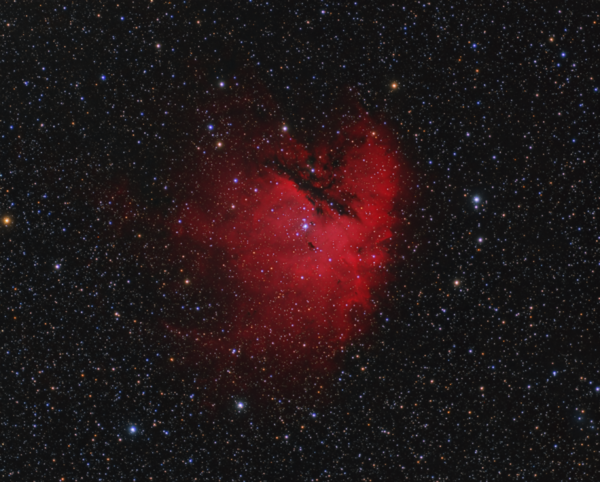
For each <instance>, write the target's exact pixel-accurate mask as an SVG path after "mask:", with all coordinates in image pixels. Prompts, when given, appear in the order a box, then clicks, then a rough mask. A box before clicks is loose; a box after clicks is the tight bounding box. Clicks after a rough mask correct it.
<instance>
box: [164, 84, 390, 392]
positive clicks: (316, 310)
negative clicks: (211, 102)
mask: <svg viewBox="0 0 600 482" xmlns="http://www.w3.org/2000/svg"><path fill="white" fill-rule="evenodd" d="M224 96H226V100H225V101H223V102H222V103H220V104H219V105H218V106H217V107H213V108H212V110H211V111H210V112H209V116H210V118H211V119H214V120H213V124H210V125H208V126H207V130H208V134H206V135H204V137H203V138H202V140H200V141H199V142H198V143H197V144H196V146H197V153H198V158H197V159H196V160H194V163H195V164H196V166H197V167H194V168H190V167H189V165H188V166H187V167H186V169H185V172H182V173H181V179H180V182H179V183H178V184H179V186H180V187H181V186H185V188H184V189H179V191H180V193H181V194H180V195H179V198H178V199H177V204H178V206H179V207H180V210H179V212H178V214H177V218H176V219H175V220H174V221H173V224H172V235H173V236H174V237H175V238H177V240H178V242H179V245H180V246H182V248H183V255H184V256H185V258H186V262H188V263H190V266H189V269H190V271H191V273H192V275H191V276H190V280H189V283H190V286H189V288H190V289H194V290H199V291H200V292H201V293H202V295H203V296H204V299H205V300H207V301H206V303H205V305H204V307H203V308H202V310H201V311H199V312H198V322H197V325H196V327H195V328H193V329H190V328H186V329H181V328H174V326H176V324H173V323H170V324H169V325H170V327H171V329H173V330H176V331H177V332H178V333H181V334H184V335H185V336H186V338H187V339H188V340H189V339H190V335H192V336H191V339H193V340H196V341H195V344H196V349H195V351H196V352H197V354H198V355H199V360H200V359H202V360H206V363H208V364H213V365H212V367H213V368H212V369H211V371H212V372H213V375H214V371H215V370H216V371H220V372H223V371H225V370H227V371H230V369H231V370H235V367H236V366H238V367H239V366H240V365H243V366H245V367H246V368H238V371H244V372H245V376H244V377H243V378H244V380H246V383H248V382H249V381H250V379H252V378H255V377H248V375H249V374H251V373H252V372H255V374H256V375H258V376H259V377H263V378H266V377H269V378H270V381H271V382H273V381H275V379H277V378H280V379H285V380H286V381H291V380H292V379H294V378H298V379H302V380H304V379H305V376H304V374H303V373H302V372H303V371H307V370H308V371H311V372H312V375H315V373H314V372H315V371H317V372H321V373H324V372H327V371H330V370H331V369H332V368H334V367H335V363H334V362H335V360H336V354H337V353H340V352H342V351H343V349H344V347H346V346H347V345H348V344H349V343H351V342H353V341H356V340H357V339H358V338H359V337H361V336H364V335H365V334H367V333H368V332H369V331H370V326H371V325H372V323H373V315H374V313H375V310H378V309H379V308H378V307H379V306H380V304H381V303H382V302H384V301H385V289H386V286H387V284H388V283H389V282H390V281H391V279H392V272H393V270H392V269H391V268H392V265H393V262H394V256H393V249H394V237H395V233H397V232H398V229H399V217H398V216H397V212H398V210H399V206H398V202H399V186H400V178H401V176H402V173H401V169H402V163H401V159H400V156H399V154H398V150H397V148H396V145H395V143H394V141H393V138H392V135H391V133H390V132H389V131H388V129H387V128H386V126H385V125H381V124H378V123H376V122H375V121H374V120H373V119H372V118H370V117H369V116H368V115H367V113H366V112H364V110H362V109H361V108H359V107H353V108H352V109H348V108H346V109H345V110H344V114H341V113H340V114H338V115H337V119H335V120H333V121H331V120H330V121H329V125H328V126H327V127H325V128H324V129H323V131H322V132H323V134H322V135H321V137H320V138H317V139H315V140H314V141H312V142H311V145H310V146H307V145H303V144H302V143H301V142H299V141H298V140H296V139H295V138H294V136H293V135H292V132H293V129H292V128H291V127H290V128H289V129H288V127H286V125H285V123H284V121H283V120H282V119H283V116H282V115H280V113H279V112H278V111H277V108H276V106H274V105H272V101H268V102H271V104H268V102H267V101H262V102H261V103H259V104H261V105H260V109H259V111H260V110H261V109H262V110H263V111H262V112H257V110H256V97H253V100H250V99H247V98H245V97H244V96H242V95H236V94H235V93H225V94H224ZM248 367H253V368H252V369H249V368H248ZM273 376H275V378H273ZM240 378H241V377H240ZM234 383H235V380H234ZM237 383H238V384H237V385H236V386H238V387H240V386H241V384H243V383H244V382H243V381H239V382H237Z"/></svg>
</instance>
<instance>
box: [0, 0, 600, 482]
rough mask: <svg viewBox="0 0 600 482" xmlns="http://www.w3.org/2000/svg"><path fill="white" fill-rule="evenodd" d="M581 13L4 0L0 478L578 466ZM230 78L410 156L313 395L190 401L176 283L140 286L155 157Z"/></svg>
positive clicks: (585, 154) (596, 395)
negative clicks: (347, 120) (370, 301)
mask: <svg viewBox="0 0 600 482" xmlns="http://www.w3.org/2000/svg"><path fill="white" fill-rule="evenodd" d="M597 7H598V5H597V4H595V3H594V2H575V1H573V2H569V1H567V2H563V3H562V5H561V6H556V7H555V6H551V2H540V1H537V2H535V1H530V2H508V1H506V2H496V1H491V2H482V3H479V2H473V1H457V2H441V3H438V2H432V3H422V2H404V3H402V2H401V3H396V4H391V3H389V2H379V1H372V2H366V1H359V2H325V1H323V2H318V1H312V2H292V1H270V2H265V1H256V0H255V1H240V2H238V1H232V2H228V1H220V2H214V1H206V2H199V1H197V2H192V1H189V0H188V1H187V2H184V1H182V0H181V1H177V0H176V1H173V2H159V1H154V2H152V1H150V0H148V1H132V2H126V3H123V4H118V5H117V3H116V2H111V3H105V4H102V3H101V2H73V3H71V2H44V3H43V4H42V5H41V6H39V5H38V4H33V3H31V2H15V3H12V2H11V3H10V4H8V3H7V4H6V5H4V7H3V8H2V13H0V20H1V26H0V35H1V37H0V38H1V41H0V79H1V81H2V86H1V87H0V93H1V96H0V103H1V116H0V147H1V151H0V156H1V157H0V176H1V177H0V186H1V189H2V197H1V204H0V215H2V218H3V224H2V226H0V233H1V234H0V243H1V245H0V246H1V247H0V259H1V260H2V261H1V269H2V271H1V278H0V290H1V291H0V293H1V297H0V299H1V305H0V307H1V310H2V313H3V318H4V320H5V321H4V322H3V324H2V328H1V332H0V345H1V347H2V357H1V360H2V375H1V377H2V378H1V383H0V387H1V390H0V403H1V407H2V409H1V411H0V413H1V415H0V427H1V433H2V437H1V439H2V441H1V443H0V461H1V463H0V474H1V476H2V477H4V478H6V479H7V480H28V481H32V480H140V481H141V480H240V481H242V480H244V481H259V480H265V481H271V480H319V481H322V480H357V481H358V480H365V481H366V480H372V481H379V480H411V481H417V480H433V481H458V480H461V481H464V480H473V481H483V480H490V481H491V480H527V481H531V480H574V481H585V480H596V477H597V473H598V469H599V465H600V463H599V458H598V450H599V442H600V426H599V419H598V418H599V417H600V413H599V405H598V404H599V401H600V374H599V369H600V353H599V351H598V342H599V341H600V336H599V328H598V325H597V319H598V303H599V300H600V293H599V291H598V286H599V283H598V280H599V277H598V273H597V271H598V269H599V268H600V267H599V262H600V256H599V254H600V253H599V249H598V246H599V240H600V237H599V236H600V234H599V230H598V220H597V216H598V213H597V210H598V207H599V206H598V202H599V195H600V186H599V181H600V179H599V169H598V167H597V163H598V143H599V129H598V121H597V119H596V117H597V112H598V96H599V95H600V92H599V90H598V89H599V87H600V82H599V80H598V75H600V72H598V70H599V65H600V61H599V59H598V50H599V48H600V32H599V28H600V27H599V25H598V22H600V12H599V9H598V8H597ZM234 77H235V80H236V81H237V82H238V83H243V84H244V85H246V86H248V89H250V90H251V89H254V88H256V89H264V90H266V91H267V92H269V93H270V95H272V96H273V98H274V99H275V101H276V102H277V103H278V105H279V106H280V109H281V112H283V114H284V115H285V117H286V119H287V121H288V122H289V124H290V125H292V126H294V128H295V131H296V135H297V137H298V138H299V139H301V140H303V141H307V142H308V141H309V140H310V139H311V138H312V137H314V136H315V135H316V134H315V133H316V132H318V129H319V127H320V125H322V124H323V123H326V122H327V119H328V118H329V116H330V114H331V111H332V108H333V105H335V102H339V101H340V99H342V101H343V99H344V95H350V94H347V92H348V89H350V88H351V89H352V92H353V94H352V95H353V96H354V98H355V99H358V100H359V102H360V103H361V104H362V105H363V106H364V107H365V109H366V110H367V111H369V113H370V114H371V115H373V116H374V117H376V118H378V119H382V120H385V121H386V122H387V123H388V125H390V126H392V128H393V129H394V132H395V134H396V136H397V139H398V142H399V145H400V146H401V150H402V152H403V154H404V158H405V164H406V166H405V167H406V173H407V174H406V178H405V180H404V182H405V186H404V187H403V196H404V203H405V204H404V205H403V207H402V209H403V213H404V216H405V218H406V221H405V224H404V225H403V231H402V232H401V233H397V234H396V236H397V238H396V239H397V243H402V246H401V248H402V249H404V250H405V251H406V256H405V259H404V260H403V261H402V262H401V263H400V264H399V265H398V267H397V268H396V269H397V272H396V273H395V274H396V280H395V282H394V284H393V286H390V287H389V298H390V301H391V306H390V307H389V308H387V309H386V310H387V311H386V312H385V313H383V314H382V315H381V316H378V318H377V320H376V329H375V330H374V335H373V336H372V337H370V338H369V339H368V340H366V339H365V340H363V341H361V340H358V341H357V342H356V343H355V345H354V346H352V347H350V349H349V350H348V351H347V353H346V355H347V356H346V359H345V360H342V363H341V365H340V368H339V371H338V372H336V373H335V376H334V377H333V379H332V380H330V382H329V384H328V385H327V386H326V389H324V390H323V392H322V393H321V394H318V395H315V394H314V393H312V394H311V395H310V396H309V395H306V396H303V395H302V393H301V392H300V393H295V394H294V395H293V396H292V395H290V396H286V395H285V393H283V394H282V393H281V392H278V391H277V389H276V387H273V397H272V398H273V400H268V401H264V400H263V401H262V402H260V403H259V402H253V399H252V396H251V394H248V393H232V394H231V396H230V397H229V398H227V397H220V398H218V400H217V402H218V403H216V404H210V403H205V401H206V400H208V399H209V398H210V396H209V395H208V394H206V393H205V392H203V387H202V386H198V382H197V380H196V378H195V377H196V374H197V371H198V367H197V364H198V363H201V362H199V361H196V362H194V363H189V362H186V360H185V357H186V356H188V358H189V357H191V356H192V352H193V350H194V346H193V344H191V343H186V342H185V341H182V340H180V339H176V338H175V337H173V336H170V332H169V331H168V330H166V329H165V328H164V325H163V324H161V323H160V320H161V319H165V318H169V317H175V316H182V315H180V314H179V315H178V314H177V313H179V312H178V311H177V310H180V309H181V306H184V307H186V309H187V307H188V304H189V303H192V302H193V303H196V302H197V300H196V299H194V300H191V299H190V298H186V295H185V294H181V293H174V292H173V291H171V292H169V294H168V296H163V294H164V293H163V292H161V291H160V287H161V286H162V285H163V283H172V282H173V281H174V280H175V279H176V278H177V276H178V269H179V266H178V265H177V266H175V265H174V264H173V260H172V259H170V258H169V251H168V250H167V249H166V248H165V249H164V251H161V249H162V248H161V246H163V245H164V241H165V237H166V236H167V235H166V234H165V232H164V231H165V230H164V225H165V222H166V220H167V219H168V218H169V215H170V214H171V213H172V212H173V210H174V209H175V207H174V205H173V204H174V203H173V198H171V197H170V194H167V193H169V192H173V191H176V190H177V188H178V185H177V183H176V182H175V181H174V179H173V177H172V172H174V171H175V170H176V169H178V170H179V171H181V169H182V168H183V169H194V168H195V166H197V164H198V158H197V154H196V148H195V144H194V143H195V142H196V141H197V140H198V139H200V138H202V137H203V136H206V135H207V132H206V125H207V123H208V122H209V121H212V120H213V119H203V118H202V116H201V115H200V114H199V113H198V106H200V105H207V104H210V103H218V102H219V97H218V96H219V95H220V94H219V89H218V88H217V87H218V85H219V82H221V81H224V82H227V83H228V84H227V85H230V84H231V81H232V79H233V78H234ZM394 83H397V88H395V89H394V88H393V87H392V84H394ZM344 92H346V94H344ZM217 121H218V119H217ZM131 206H134V207H131ZM135 206H145V207H146V211H145V212H142V211H143V210H142V209H141V208H140V209H138V208H136V207H135ZM136 209H138V211H136ZM132 211H133V212H134V215H135V216H134V217H137V219H138V221H136V224H133V225H132V224H131V223H130V222H129V221H127V222H126V221H125V220H124V219H123V217H124V216H123V213H124V212H129V213H131V212H132ZM149 213H151V214H149ZM140 233H141V234H143V236H142V237H137V234H140ZM148 252H152V255H151V256H150V257H151V258H152V263H153V267H154V268H153V270H150V271H146V272H145V274H144V275H138V273H140V269H141V268H140V265H141V264H143V263H145V262H147V260H148V256H149V255H147V253H148ZM143 253H146V255H143ZM144 256H146V257H144ZM456 281H458V282H459V284H458V285H457V284H456V283H455V282H456ZM204 302H205V303H208V302H209V300H205V301H204ZM189 306H191V305H189ZM206 397H208V398H206ZM203 398H206V400H205V401H203ZM239 403H243V404H244V406H243V408H241V409H240V408H239V406H238V404H239Z"/></svg>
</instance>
